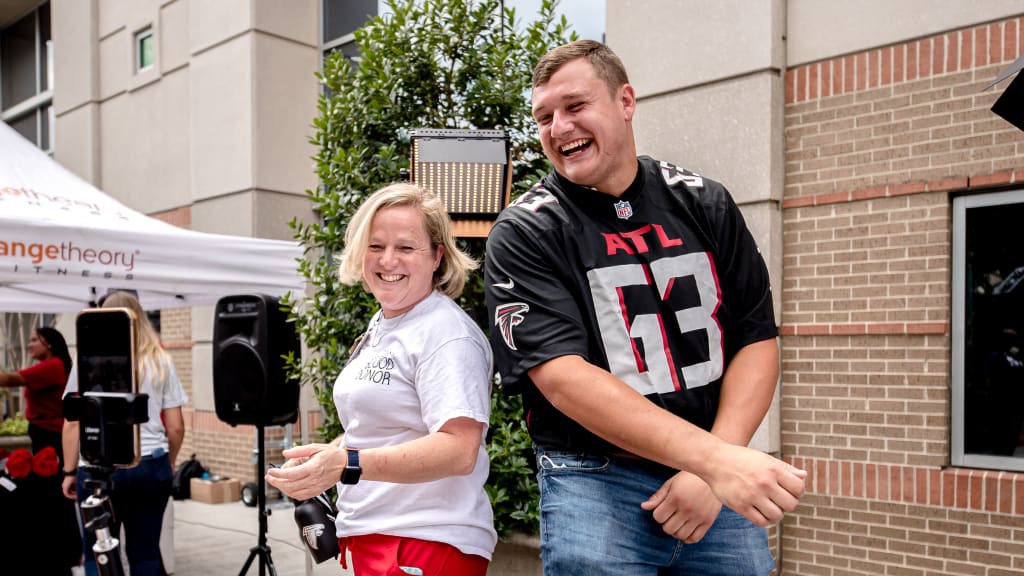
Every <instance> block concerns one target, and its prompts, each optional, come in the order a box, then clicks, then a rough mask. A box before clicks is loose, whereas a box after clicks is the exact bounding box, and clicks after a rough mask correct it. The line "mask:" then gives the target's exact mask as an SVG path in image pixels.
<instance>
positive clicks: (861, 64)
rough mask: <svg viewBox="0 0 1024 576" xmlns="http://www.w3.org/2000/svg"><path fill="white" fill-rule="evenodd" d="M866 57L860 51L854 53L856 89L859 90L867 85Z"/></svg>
mask: <svg viewBox="0 0 1024 576" xmlns="http://www.w3.org/2000/svg"><path fill="white" fill-rule="evenodd" d="M867 62H868V57H867V54H865V53H864V52H861V53H860V54H857V55H856V66H857V91H858V92H860V91H862V90H864V88H865V87H867V85H868V84H867V81H868V70H867V68H868V64H867Z"/></svg>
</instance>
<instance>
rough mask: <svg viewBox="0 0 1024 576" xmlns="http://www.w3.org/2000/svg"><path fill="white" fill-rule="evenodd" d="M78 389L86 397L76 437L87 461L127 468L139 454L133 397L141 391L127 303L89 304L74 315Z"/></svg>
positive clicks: (137, 427)
mask: <svg viewBox="0 0 1024 576" xmlns="http://www.w3.org/2000/svg"><path fill="white" fill-rule="evenodd" d="M75 331H76V340H77V344H78V361H77V362H76V366H77V369H78V393H79V395H80V396H82V397H84V398H86V402H85V405H84V407H83V413H82V414H81V417H80V421H81V426H80V427H79V434H80V437H79V441H80V450H81V452H82V458H83V459H84V460H85V461H87V462H90V463H98V464H102V465H107V466H116V467H123V468H130V467H132V466H135V465H136V464H138V462H139V460H140V458H141V456H142V454H141V444H140V438H139V426H138V424H139V422H136V418H133V417H132V401H133V399H134V397H135V396H136V395H138V393H139V384H138V375H137V374H136V362H135V347H136V346H135V343H136V342H135V314H134V313H133V312H132V311H131V310H129V309H127V308H90V309H87V310H82V311H81V312H79V313H78V317H77V318H76V320H75Z"/></svg>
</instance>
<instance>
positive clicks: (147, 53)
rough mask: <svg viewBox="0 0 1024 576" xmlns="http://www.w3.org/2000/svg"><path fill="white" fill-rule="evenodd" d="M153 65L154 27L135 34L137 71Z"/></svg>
mask: <svg viewBox="0 0 1024 576" xmlns="http://www.w3.org/2000/svg"><path fill="white" fill-rule="evenodd" d="M152 65H153V29H152V28H146V29H145V30H142V31H140V32H137V33H136V34H135V71H136V72H141V71H142V70H145V69H146V68H149V67H150V66H152Z"/></svg>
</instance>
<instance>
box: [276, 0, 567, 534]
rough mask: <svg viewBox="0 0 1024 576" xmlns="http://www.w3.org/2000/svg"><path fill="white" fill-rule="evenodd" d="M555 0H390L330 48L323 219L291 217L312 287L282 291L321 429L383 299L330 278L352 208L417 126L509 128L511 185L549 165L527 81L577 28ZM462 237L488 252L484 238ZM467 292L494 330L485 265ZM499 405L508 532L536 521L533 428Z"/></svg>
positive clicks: (468, 304) (498, 493)
mask: <svg viewBox="0 0 1024 576" xmlns="http://www.w3.org/2000/svg"><path fill="white" fill-rule="evenodd" d="M556 4H557V1H556V0H544V1H543V3H542V6H541V8H540V11H539V13H538V14H537V18H536V19H535V20H533V21H532V22H530V23H523V22H521V21H520V20H519V19H518V18H517V16H516V14H515V11H514V10H512V9H505V10H504V11H502V10H501V8H500V4H499V2H498V0H480V1H475V2H450V1H443V0H426V1H423V0H393V1H392V2H389V7H390V10H391V12H392V14H390V15H388V16H386V17H377V18H374V19H372V20H371V21H370V22H368V23H367V24H366V25H365V26H364V27H362V28H360V29H359V30H357V31H356V32H355V41H356V44H357V45H358V47H359V54H360V58H359V60H358V63H353V62H351V61H349V60H346V59H345V58H343V57H342V55H341V54H340V52H336V53H335V54H333V55H331V56H330V57H328V58H327V59H326V61H325V63H324V66H323V69H322V71H321V73H320V74H319V78H320V81H321V83H322V85H323V87H324V89H325V90H324V95H323V96H322V97H321V98H320V101H319V116H318V117H317V118H316V119H315V120H314V127H315V128H316V133H315V135H314V137H313V139H312V141H313V143H314V144H315V145H316V146H317V149H318V152H317V154H316V157H315V160H316V172H317V176H318V177H319V180H320V183H321V185H320V187H319V188H317V189H316V190H309V191H308V195H309V197H310V199H311V201H312V203H313V208H314V210H315V211H316V212H317V213H318V214H319V216H320V221H319V222H315V223H312V224H309V223H304V222H301V221H299V220H298V219H296V220H294V221H292V223H291V225H292V227H293V229H294V230H295V232H296V238H298V239H299V240H300V242H301V243H302V244H303V245H304V246H305V248H306V255H307V259H306V261H304V262H303V263H302V264H301V265H300V266H301V271H302V273H303V274H304V275H305V276H306V278H307V279H308V280H309V283H310V285H311V286H312V287H313V292H314V294H313V296H312V297H309V298H306V299H304V301H303V302H301V303H300V302H295V301H286V302H285V303H284V305H285V306H289V307H293V309H294V310H295V314H294V318H295V321H296V325H297V327H298V329H299V332H300V333H301V334H302V336H303V338H304V339H305V342H306V344H307V346H308V348H309V349H310V350H312V351H313V352H314V353H313V355H307V357H306V358H303V359H302V360H301V362H296V361H293V362H292V368H293V370H296V371H298V372H299V373H300V374H301V378H302V380H303V382H304V383H306V384H309V385H312V386H313V389H314V390H315V392H316V395H317V398H318V400H319V402H320V404H321V405H322V407H323V409H324V424H323V426H322V428H321V429H320V430H319V433H320V434H321V436H322V437H323V438H326V439H331V438H334V437H336V436H337V435H338V434H340V433H341V431H342V430H341V424H340V422H339V421H338V418H337V413H336V411H335V409H334V403H333V400H332V397H331V388H332V386H333V384H334V380H335V379H336V378H337V375H338V373H339V372H340V371H341V368H342V366H343V365H344V362H345V361H346V359H347V358H348V352H349V346H350V344H351V343H352V342H353V340H354V339H355V338H356V337H357V336H358V335H359V334H360V333H361V332H362V330H363V328H364V327H365V326H366V323H367V321H368V320H369V318H370V316H371V314H372V313H373V311H374V310H376V308H377V304H376V302H375V301H374V300H373V297H372V296H371V295H370V294H367V293H365V292H364V291H363V290H362V288H361V287H359V286H354V287H352V286H343V285H341V284H340V283H339V282H338V280H337V277H336V269H335V264H334V262H333V258H334V256H336V255H337V254H339V253H340V252H341V249H342V248H343V239H344V238H343V237H344V232H345V226H346V224H347V223H348V221H349V218H350V217H351V216H352V214H353V213H354V212H355V210H356V208H358V206H359V204H360V203H361V202H362V201H363V199H364V198H366V196H368V195H369V194H370V193H371V192H373V191H374V190H376V189H378V188H380V187H382V186H384V185H386V184H389V183H391V182H394V181H396V180H399V178H400V173H401V172H400V171H401V170H402V169H408V168H409V155H410V141H409V130H411V129H415V128H447V129H480V130H495V129H500V130H507V131H508V133H509V136H510V142H511V147H512V157H513V168H514V192H513V194H514V195H518V194H519V193H521V192H522V191H524V190H526V189H527V188H529V186H530V185H532V184H533V183H534V182H536V181H537V180H538V179H539V178H540V177H541V175H543V173H544V172H546V171H547V169H548V165H547V161H546V160H545V159H544V156H543V153H542V151H541V148H540V143H539V142H538V140H537V138H536V134H535V129H534V126H533V120H532V117H531V114H530V105H529V101H528V91H529V89H530V76H531V73H532V70H533V66H534V64H535V63H536V62H537V60H538V59H539V58H540V57H541V56H542V55H543V54H544V53H545V52H547V51H548V50H549V49H550V48H552V47H554V46H556V45H559V44H562V43H564V42H567V41H569V40H571V39H574V38H575V34H569V32H568V24H567V22H566V21H565V18H564V17H562V18H560V19H556V18H555V15H554V8H555V5H556ZM460 242H461V243H462V245H463V248H464V249H466V250H467V251H468V252H469V253H470V254H472V255H473V256H475V257H476V258H478V259H481V260H482V259H483V258H484V256H485V255H484V242H483V240H481V239H476V240H461V241H460ZM460 304H461V305H462V307H463V308H464V309H466V310H467V312H469V314H470V315H471V316H472V317H473V318H474V319H476V321H477V323H478V324H480V326H481V328H483V329H484V330H485V331H486V330H487V323H486V307H485V304H484V298H483V278H482V274H480V273H477V274H475V275H473V276H472V277H471V278H470V280H469V282H468V283H467V286H466V290H465V292H464V294H463V296H462V298H461V299H460ZM492 405H493V409H494V411H493V416H492V419H491V424H492V426H491V430H490V434H489V437H488V452H489V454H490V456H491V472H490V478H489V480H488V485H487V490H488V494H489V495H490V497H491V500H492V503H493V505H494V511H495V524H496V528H497V530H498V532H499V534H502V535H504V534H506V533H507V531H508V530H511V529H518V530H524V531H528V532H534V531H536V529H537V521H538V510H537V490H536V481H535V479H534V476H533V472H532V471H531V470H530V467H529V466H528V464H527V458H526V454H527V453H528V451H529V450H530V439H529V435H528V434H527V432H526V430H525V427H524V424H523V421H522V404H521V400H520V398H519V397H508V396H504V395H502V394H501V392H500V391H499V390H497V387H495V393H494V397H493V401H492Z"/></svg>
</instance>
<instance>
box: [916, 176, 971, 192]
mask: <svg viewBox="0 0 1024 576" xmlns="http://www.w3.org/2000/svg"><path fill="white" fill-rule="evenodd" d="M967 185H968V183H967V177H966V176H963V177H955V178H946V179H943V180H932V181H931V182H928V183H927V184H926V185H925V187H926V189H927V190H928V191H929V192H946V191H949V190H962V189H965V188H967Z"/></svg>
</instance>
